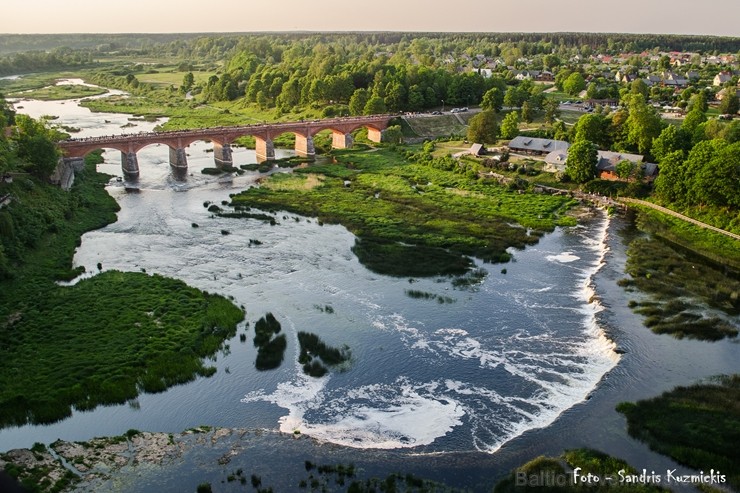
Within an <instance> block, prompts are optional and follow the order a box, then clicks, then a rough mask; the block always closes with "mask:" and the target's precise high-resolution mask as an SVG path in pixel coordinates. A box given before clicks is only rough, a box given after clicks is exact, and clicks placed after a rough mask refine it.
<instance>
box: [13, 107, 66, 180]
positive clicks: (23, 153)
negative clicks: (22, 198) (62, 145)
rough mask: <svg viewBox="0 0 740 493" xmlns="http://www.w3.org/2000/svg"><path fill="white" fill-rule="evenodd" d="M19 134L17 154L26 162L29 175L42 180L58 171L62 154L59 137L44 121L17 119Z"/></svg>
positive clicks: (23, 116) (18, 117) (29, 118)
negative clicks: (58, 142)
mask: <svg viewBox="0 0 740 493" xmlns="http://www.w3.org/2000/svg"><path fill="white" fill-rule="evenodd" d="M15 123H16V128H17V130H18V131H17V132H16V134H15V136H14V140H15V143H16V154H17V155H18V157H19V158H20V159H22V160H23V161H25V162H26V163H27V164H26V169H27V170H28V172H29V173H31V174H33V175H34V176H36V177H38V178H40V179H44V180H45V179H48V178H49V177H50V176H51V174H52V173H53V172H54V170H55V169H56V166H57V163H58V162H59V158H60V157H61V152H59V149H57V146H56V143H55V141H56V140H58V139H59V135H58V134H57V133H56V132H55V131H54V130H52V129H50V128H48V127H47V126H46V124H45V122H44V121H37V120H34V119H33V118H31V117H29V116H27V115H17V116H16V117H15Z"/></svg>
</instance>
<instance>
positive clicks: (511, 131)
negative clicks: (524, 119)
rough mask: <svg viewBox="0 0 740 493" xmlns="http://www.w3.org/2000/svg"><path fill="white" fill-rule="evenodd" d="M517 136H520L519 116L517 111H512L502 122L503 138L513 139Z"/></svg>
mask: <svg viewBox="0 0 740 493" xmlns="http://www.w3.org/2000/svg"><path fill="white" fill-rule="evenodd" d="M517 135H519V114H518V113H517V112H516V111H512V112H511V113H508V114H507V115H506V116H505V117H504V120H503V121H502V122H501V138H502V139H513V138H514V137H516V136H517Z"/></svg>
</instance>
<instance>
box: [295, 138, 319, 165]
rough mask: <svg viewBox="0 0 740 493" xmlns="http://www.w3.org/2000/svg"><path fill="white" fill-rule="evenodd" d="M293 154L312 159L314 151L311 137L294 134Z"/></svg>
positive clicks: (314, 155) (314, 154)
mask: <svg viewBox="0 0 740 493" xmlns="http://www.w3.org/2000/svg"><path fill="white" fill-rule="evenodd" d="M295 153H296V154H297V155H299V156H302V157H306V158H309V159H314V158H315V157H316V149H315V148H314V146H313V137H311V136H310V135H308V136H305V137H304V136H303V135H301V134H295Z"/></svg>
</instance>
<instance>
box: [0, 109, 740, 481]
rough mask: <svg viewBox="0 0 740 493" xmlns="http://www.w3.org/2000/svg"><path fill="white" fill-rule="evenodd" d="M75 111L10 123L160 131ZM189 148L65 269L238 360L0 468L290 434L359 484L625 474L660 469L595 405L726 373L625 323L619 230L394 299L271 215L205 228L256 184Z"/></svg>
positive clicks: (306, 225) (727, 347)
mask: <svg viewBox="0 0 740 493" xmlns="http://www.w3.org/2000/svg"><path fill="white" fill-rule="evenodd" d="M77 103H78V102H77V101H74V100H73V101H64V102H59V101H49V102H42V101H29V100H23V101H16V102H15V105H16V107H20V106H22V109H19V110H18V111H20V112H23V113H27V114H30V115H31V116H34V117H38V116H41V115H55V116H58V119H57V120H55V123H58V124H61V125H68V126H71V127H77V128H80V129H81V131H80V132H79V133H78V134H75V136H76V137H87V136H95V135H111V134H116V133H125V132H131V133H135V132H140V131H148V130H151V129H152V128H154V126H155V125H156V124H158V123H161V122H144V121H135V120H134V121H132V120H131V119H130V118H131V115H120V114H119V115H115V114H105V113H91V112H89V111H88V110H87V109H85V108H83V107H81V106H79V104H77ZM131 125H133V126H131ZM208 149H209V145H207V144H205V143H195V144H193V145H191V146H190V147H189V148H188V155H189V156H188V162H189V167H190V169H189V175H188V177H187V179H186V180H185V181H177V180H175V179H173V178H172V176H171V174H170V169H169V164H168V151H167V148H166V147H165V146H161V147H157V146H151V147H147V148H145V149H144V150H142V151H141V152H139V165H140V169H141V178H140V179H139V181H138V184H137V187H138V188H139V191H138V193H130V192H127V191H126V189H125V188H124V187H123V186H122V185H121V184H118V183H116V182H115V181H113V182H112V184H111V186H110V187H109V189H108V190H109V193H111V195H113V197H114V198H115V199H116V200H117V201H118V202H119V204H120V205H121V211H120V212H119V214H118V221H117V222H116V223H114V224H111V225H109V226H107V227H106V228H103V229H101V230H98V231H93V232H90V233H87V234H85V235H84V236H83V239H82V244H81V246H80V247H79V248H78V249H77V252H76V254H75V259H74V263H75V265H83V266H85V268H86V270H87V272H89V273H95V272H97V270H98V269H97V264H98V263H100V264H102V267H103V269H104V270H108V269H119V270H130V271H140V270H145V271H146V272H149V273H158V274H162V275H165V276H170V277H174V278H177V279H181V280H183V281H185V282H186V283H188V284H190V285H192V286H195V287H197V288H200V289H203V290H207V291H210V292H216V293H219V294H222V295H225V296H230V297H233V299H234V300H235V302H236V303H237V304H239V305H243V306H244V307H245V308H246V310H247V321H248V322H249V325H250V326H249V327H246V326H242V327H241V328H240V329H239V332H240V333H243V332H245V331H246V332H247V335H248V337H247V341H246V342H241V341H240V339H239V337H238V336H236V337H234V338H233V339H232V340H230V341H228V343H227V349H226V350H224V351H222V352H221V353H219V354H218V355H217V356H216V357H215V358H214V360H215V361H213V364H214V366H216V367H217V368H218V372H217V373H216V375H214V376H213V377H210V378H199V379H198V380H196V381H194V382H191V383H188V384H185V385H181V386H177V387H174V388H172V389H170V390H168V391H166V392H164V393H161V394H155V395H151V394H143V395H141V396H139V398H138V399H136V400H135V401H134V402H130V403H128V404H127V405H120V406H109V407H100V408H97V409H95V410H93V411H89V412H74V413H73V415H72V417H70V418H68V419H66V420H64V421H62V422H59V423H56V424H53V425H49V426H24V427H19V428H10V429H4V430H0V450H8V449H12V448H17V447H29V446H31V445H32V444H33V443H34V442H37V441H38V442H44V443H49V442H51V441H54V440H55V439H57V438H62V439H65V440H85V439H89V438H91V437H94V436H105V435H117V434H121V433H123V432H125V431H126V430H128V429H131V428H135V429H139V430H148V431H164V432H179V431H182V430H184V429H187V428H189V427H194V426H198V425H203V424H207V425H211V426H222V427H239V428H249V429H255V430H260V429H262V430H273V431H275V430H279V431H282V432H285V433H286V434H288V435H293V434H294V432H296V431H299V432H300V433H301V435H302V436H310V437H312V438H315V439H316V441H315V442H314V441H306V440H301V441H299V442H300V443H301V445H300V448H299V450H298V451H297V452H294V455H295V457H296V458H297V457H299V456H301V457H325V456H326V457H334V456H335V455H336V453H337V452H336V450H338V449H337V448H335V447H336V446H340V448H339V450H342V453H341V456H342V457H347V458H349V459H348V460H353V461H355V462H358V463H363V461H364V463H365V464H366V466H367V467H368V468H369V469H370V470H377V471H380V472H383V471H384V470H387V471H391V470H395V469H399V468H400V469H405V470H410V471H414V472H417V473H419V474H421V475H425V476H429V477H432V478H434V479H438V480H444V481H447V482H448V483H449V484H451V485H455V486H465V487H472V488H476V489H477V488H478V487H480V486H481V485H486V487H488V486H490V485H492V484H493V479H495V478H498V477H500V476H501V475H502V474H505V473H506V471H508V470H509V469H511V468H512V467H514V466H515V465H518V464H519V463H521V462H523V461H526V460H529V459H531V458H533V457H535V456H537V455H540V454H553V455H557V454H559V453H560V452H562V450H563V449H565V448H573V447H577V446H590V447H594V448H598V449H600V450H602V451H605V452H607V453H611V454H614V455H616V456H619V457H621V458H623V459H626V460H628V461H629V462H631V463H632V464H633V465H634V466H635V467H637V468H638V469H641V468H642V467H646V468H648V469H650V468H663V467H668V466H671V465H672V462H671V461H669V460H668V459H666V458H664V457H662V456H659V455H657V454H654V453H652V452H650V451H649V450H648V449H647V447H645V446H644V445H643V444H641V443H640V442H637V441H635V440H633V439H631V438H629V437H628V436H627V434H626V432H625V429H624V428H625V423H624V420H623V419H622V417H621V416H620V415H619V414H617V413H616V412H615V411H614V406H615V405H616V404H617V403H618V402H621V401H624V400H635V399H639V398H645V397H651V396H655V395H657V394H659V393H660V392H662V391H664V390H668V389H670V388H672V387H674V386H675V385H686V384H690V383H693V382H694V381H696V380H697V379H700V378H704V377H707V376H710V375H714V374H718V373H731V372H740V362H739V360H738V358H737V344H736V343H734V342H730V341H720V342H717V343H707V342H698V341H678V340H675V339H673V338H671V337H668V336H658V335H655V334H652V333H651V332H650V331H649V330H647V329H646V328H644V327H643V326H642V323H641V319H640V317H639V316H636V315H635V314H633V313H632V312H631V310H630V309H629V308H628V307H627V303H628V301H629V299H630V298H629V295H628V294H627V293H625V292H624V290H623V289H622V288H620V287H618V286H617V285H616V281H617V280H618V279H620V278H621V277H624V274H623V272H624V270H623V268H624V262H625V249H626V248H625V245H624V241H623V235H622V234H621V233H620V231H621V230H623V229H625V228H627V227H628V226H629V223H628V221H627V220H625V219H623V218H616V219H611V220H609V219H607V218H606V217H605V216H604V215H602V214H600V213H597V214H594V215H593V216H592V217H590V218H588V219H585V220H584V221H582V223H581V224H580V225H579V226H577V227H574V228H559V229H557V230H556V231H554V232H553V233H551V234H548V235H545V236H544V237H543V238H542V239H541V241H540V242H539V244H537V245H535V246H533V247H530V248H527V249H526V250H523V251H515V252H514V261H513V262H512V263H509V264H506V265H503V266H502V265H483V264H480V267H482V268H484V269H486V270H487V271H488V273H489V274H488V276H487V277H486V278H485V280H484V281H483V282H482V283H481V284H479V285H477V286H473V287H470V288H465V289H456V288H454V287H453V286H452V285H451V283H450V281H449V279H419V280H413V282H411V281H410V280H409V279H406V278H404V279H398V278H392V277H385V276H381V275H377V274H374V273H372V272H370V271H368V270H367V269H365V268H364V267H363V266H362V265H361V264H360V263H359V262H358V261H357V259H356V257H355V256H354V255H353V253H352V252H351V250H350V248H351V247H352V245H353V243H354V236H353V235H352V234H351V233H349V232H348V231H347V230H346V229H344V228H343V227H341V226H335V225H323V226H322V225H319V224H318V222H317V221H316V220H314V219H313V218H305V217H299V216H296V215H294V214H280V213H278V214H277V215H276V221H277V223H278V224H276V225H274V226H270V225H269V224H266V223H263V222H260V221H257V220H251V219H249V220H244V219H240V220H235V219H225V218H214V217H211V214H210V213H208V212H207V210H206V209H205V208H204V206H203V204H204V203H205V202H213V203H216V204H219V203H221V201H224V200H228V198H229V194H233V193H236V192H238V191H240V190H242V189H244V188H245V187H248V186H252V185H254V184H255V182H256V180H257V179H258V178H259V176H260V175H259V173H257V172H249V173H246V174H245V175H243V176H237V177H213V176H209V175H203V174H202V173H200V170H201V169H202V168H204V167H212V166H214V164H213V154H211V153H209V152H207V150H208ZM118 154H119V153H118V152H115V151H109V152H106V153H105V154H104V157H105V161H106V162H105V164H102V165H100V166H99V169H100V170H101V171H104V172H108V173H111V174H114V175H121V168H120V156H119V155H118ZM290 154H291V151H282V154H280V155H279V157H280V156H287V155H290ZM234 160H235V165H240V164H245V163H250V162H256V157H255V156H254V151H248V150H245V149H236V150H235V152H234ZM275 171H276V172H277V171H278V170H275ZM193 223H196V224H198V225H199V227H197V228H195V227H193V226H192V225H193ZM222 230H228V231H229V232H230V234H228V235H223V234H222ZM250 240H259V242H261V244H254V243H253V244H252V245H250ZM504 267H505V268H506V273H503V272H502V268H504ZM91 275H92V274H91ZM410 289H414V290H420V291H425V292H430V293H434V294H436V295H439V296H442V297H446V298H448V301H449V302H448V303H438V302H436V301H433V300H425V299H414V298H411V297H409V296H408V295H407V294H406V291H407V290H410ZM121 303H125V300H121ZM326 307H331V310H327V309H326ZM267 312H272V313H273V314H274V315H275V316H276V317H277V318H278V320H279V321H280V322H281V324H282V326H283V329H284V330H285V332H286V333H287V334H288V341H289V342H288V349H287V351H286V356H285V361H284V363H283V364H282V366H281V367H280V368H279V369H277V370H273V371H268V372H258V371H256V369H255V368H254V360H255V355H256V351H255V348H254V347H253V345H252V344H251V337H252V336H253V332H252V329H251V326H253V325H254V322H255V321H256V320H257V319H259V318H260V317H261V316H263V315H264V314H265V313H267ZM299 330H306V331H309V332H314V333H317V334H319V335H320V336H321V337H322V339H324V340H325V341H326V342H327V343H329V344H331V345H334V346H344V345H346V346H348V347H349V349H350V350H351V353H352V359H351V362H350V364H349V365H348V368H347V369H346V370H344V371H339V372H332V373H331V374H330V375H329V376H326V377H324V378H321V379H314V378H311V377H307V376H305V375H303V374H302V371H301V368H300V365H299V364H298V363H297V350H296V348H297V338H296V333H297V331H299ZM286 436H287V435H286ZM263 440H267V439H263ZM294 442H295V441H294V440H290V439H287V438H286V439H283V440H282V441H281V439H279V438H278V439H275V438H271V439H270V441H269V445H265V446H266V447H268V446H269V447H270V448H275V447H277V449H278V450H280V448H281V447H284V449H285V450H284V452H285V455H286V456H288V455H290V453H292V452H289V449H290V448H291V447H296V445H295V443H294ZM281 443H282V444H283V445H281ZM327 444H334V446H333V447H330V448H327V447H326V446H327ZM345 447H346V448H345ZM251 453H252V454H255V453H257V452H256V451H252V452H251ZM399 461H401V462H402V463H401V464H399ZM213 464H214V465H213V467H212V469H213V470H214V471H215V470H216V469H218V467H217V466H216V464H215V462H214V463H213ZM281 467H283V466H280V465H278V464H273V467H272V468H271V471H272V472H273V474H275V475H276V476H277V477H278V478H279V477H283V480H284V478H285V477H286V475H287V476H290V474H291V473H290V471H291V470H290V469H289V468H288V467H287V466H285V468H284V469H285V470H284V471H283V472H282V473H281V474H278V472H279V471H280V468H281ZM198 470H199V471H200V472H199V474H201V475H202V474H203V471H202V469H198ZM177 471H179V472H178V474H177V477H179V478H180V480H181V481H183V482H182V483H180V484H181V485H185V484H187V485H190V484H191V483H192V481H196V482H195V483H193V484H197V483H198V481H197V478H194V477H191V476H193V474H194V473H192V472H190V473H188V472H187V471H192V468H190V469H187V468H183V467H182V465H180V466H179V469H177ZM211 472H213V471H211ZM157 477H159V476H157V475H153V476H152V477H151V478H150V481H152V483H151V485H152V488H153V489H156V488H157V487H163V484H164V483H161V484H159V483H157V481H163V480H158V479H157ZM167 477H169V478H170V480H171V478H172V474H168V475H167ZM190 480H192V481H190ZM188 481H190V482H188ZM275 481H276V483H275V484H280V479H277V478H276V479H275ZM158 484H159V486H157V485H158ZM167 484H168V485H169V486H170V487H172V485H171V483H169V482H168V483H167ZM293 484H294V483H293ZM188 488H190V486H188Z"/></svg>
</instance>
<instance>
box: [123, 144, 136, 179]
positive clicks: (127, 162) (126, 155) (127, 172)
mask: <svg viewBox="0 0 740 493" xmlns="http://www.w3.org/2000/svg"><path fill="white" fill-rule="evenodd" d="M121 168H122V169H123V176H124V177H125V178H126V179H127V180H131V179H136V178H138V177H139V158H138V157H136V153H135V152H123V151H122V152H121Z"/></svg>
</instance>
